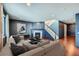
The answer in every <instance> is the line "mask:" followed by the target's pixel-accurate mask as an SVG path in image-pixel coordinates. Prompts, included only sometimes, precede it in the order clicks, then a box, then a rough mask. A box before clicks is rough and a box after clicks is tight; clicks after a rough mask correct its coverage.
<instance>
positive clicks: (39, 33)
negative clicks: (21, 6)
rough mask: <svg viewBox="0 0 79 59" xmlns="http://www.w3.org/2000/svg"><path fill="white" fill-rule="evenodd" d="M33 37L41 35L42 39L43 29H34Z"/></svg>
mask: <svg viewBox="0 0 79 59" xmlns="http://www.w3.org/2000/svg"><path fill="white" fill-rule="evenodd" d="M32 34H33V37H39V38H40V39H42V30H32Z"/></svg>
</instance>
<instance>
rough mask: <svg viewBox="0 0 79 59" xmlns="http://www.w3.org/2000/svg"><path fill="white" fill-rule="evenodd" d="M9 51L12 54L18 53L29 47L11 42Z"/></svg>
mask: <svg viewBox="0 0 79 59" xmlns="http://www.w3.org/2000/svg"><path fill="white" fill-rule="evenodd" d="M11 51H12V53H13V55H14V56H17V55H20V54H22V53H24V52H26V51H29V49H28V48H27V47H26V46H17V45H16V44H13V43H11Z"/></svg>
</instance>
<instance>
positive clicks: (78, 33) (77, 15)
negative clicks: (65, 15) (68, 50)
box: [76, 14, 79, 47]
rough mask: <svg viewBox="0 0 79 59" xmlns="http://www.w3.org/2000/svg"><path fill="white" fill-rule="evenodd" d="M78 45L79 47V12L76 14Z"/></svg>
mask: <svg viewBox="0 0 79 59" xmlns="http://www.w3.org/2000/svg"><path fill="white" fill-rule="evenodd" d="M76 47H79V14H76Z"/></svg>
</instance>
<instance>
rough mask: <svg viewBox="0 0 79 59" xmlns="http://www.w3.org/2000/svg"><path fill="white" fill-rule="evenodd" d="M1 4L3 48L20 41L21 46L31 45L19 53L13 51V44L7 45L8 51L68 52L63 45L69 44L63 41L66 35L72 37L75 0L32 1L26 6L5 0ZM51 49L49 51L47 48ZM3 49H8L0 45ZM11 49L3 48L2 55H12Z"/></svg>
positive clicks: (51, 54)
mask: <svg viewBox="0 0 79 59" xmlns="http://www.w3.org/2000/svg"><path fill="white" fill-rule="evenodd" d="M2 6H3V7H2V8H3V10H2V12H3V14H2V15H3V20H2V22H3V23H2V26H3V30H2V33H3V36H2V38H3V39H4V40H2V47H3V48H5V46H6V44H7V43H8V45H7V46H6V47H8V46H9V45H10V46H13V47H14V46H16V45H14V44H15V43H16V44H17V45H21V47H23V46H24V48H25V47H26V45H28V46H27V47H31V48H29V50H31V49H32V50H31V51H28V52H27V53H25V51H24V50H23V53H22V51H19V53H22V54H19V53H16V52H15V50H14V49H15V48H14V49H12V48H13V47H12V48H11V50H10V49H8V51H9V52H11V51H12V53H13V55H14V56H16V55H23V56H28V55H34V56H35V55H38V56H39V55H42V56H43V55H48V56H54V55H62V56H63V55H64V56H65V55H67V54H65V51H66V50H65V49H66V48H68V47H66V45H65V44H67V42H68V41H67V37H68V36H70V37H75V20H74V15H75V13H77V11H78V4H49V3H46V4H43V3H41V4H40V3H38V4H34V3H33V4H31V5H30V6H28V5H27V4H23V3H22V4H21V3H19V4H17V3H12V4H8V3H4V4H2ZM7 6H8V7H7ZM71 6H72V7H71ZM73 8H74V9H73ZM58 9H59V10H58ZM72 9H73V10H72ZM76 9H77V10H76ZM75 10H76V11H75ZM48 11H49V12H48ZM65 11H66V12H65ZM73 12H74V13H73ZM63 15H64V16H63ZM67 19H68V20H67ZM19 39H22V40H19ZM73 39H74V38H73ZM68 40H69V39H68ZM19 42H20V43H19ZM29 42H30V44H29ZM39 42H42V43H39ZM74 42H75V41H74ZM13 43H14V44H13ZM38 43H39V44H38ZM33 44H34V45H33ZM75 44H76V43H75ZM19 49H20V48H19ZM33 49H34V50H33ZM58 49H59V50H58ZM27 50H28V49H27ZM50 50H51V52H49V51H50ZM2 51H7V48H6V49H2ZM55 51H56V52H55ZM12 53H8V52H5V53H4V52H2V53H1V55H11V56H12ZM70 53H71V52H70ZM69 55H72V54H69Z"/></svg>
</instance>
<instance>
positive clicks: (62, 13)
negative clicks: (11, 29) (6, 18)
mask: <svg viewBox="0 0 79 59" xmlns="http://www.w3.org/2000/svg"><path fill="white" fill-rule="evenodd" d="M3 5H4V8H5V10H6V11H7V13H8V14H9V15H10V18H12V19H16V20H24V21H31V22H41V21H45V20H48V19H50V20H53V19H55V20H61V21H64V22H66V23H74V22H75V14H76V13H79V4H78V3H70V4H68V3H63V4H61V3H60V4H59V3H32V4H31V6H27V4H26V3H5V4H3Z"/></svg>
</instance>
